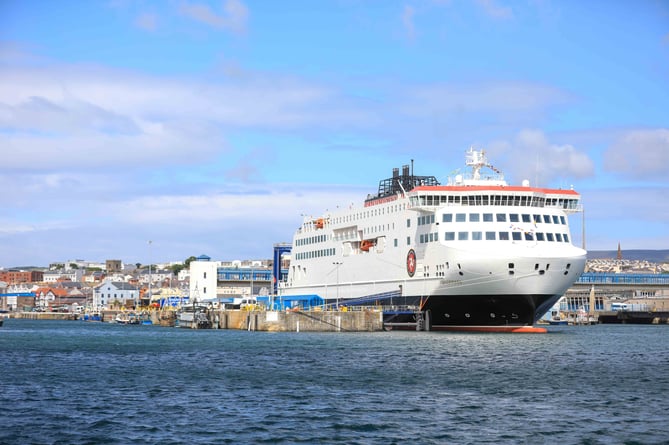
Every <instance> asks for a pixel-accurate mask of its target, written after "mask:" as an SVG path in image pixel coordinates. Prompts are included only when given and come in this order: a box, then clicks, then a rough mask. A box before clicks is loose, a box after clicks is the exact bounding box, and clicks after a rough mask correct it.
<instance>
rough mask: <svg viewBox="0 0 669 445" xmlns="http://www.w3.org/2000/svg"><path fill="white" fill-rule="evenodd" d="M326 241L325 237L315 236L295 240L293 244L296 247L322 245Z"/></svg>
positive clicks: (326, 237)
mask: <svg viewBox="0 0 669 445" xmlns="http://www.w3.org/2000/svg"><path fill="white" fill-rule="evenodd" d="M327 240H328V236H327V235H316V236H310V237H308V238H301V239H297V240H295V244H297V245H298V246H306V245H307V244H314V243H323V242H325V241H327Z"/></svg>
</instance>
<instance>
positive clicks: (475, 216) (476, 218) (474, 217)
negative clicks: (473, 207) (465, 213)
mask: <svg viewBox="0 0 669 445" xmlns="http://www.w3.org/2000/svg"><path fill="white" fill-rule="evenodd" d="M480 220H481V215H480V214H478V213H470V214H469V222H479V221H480Z"/></svg>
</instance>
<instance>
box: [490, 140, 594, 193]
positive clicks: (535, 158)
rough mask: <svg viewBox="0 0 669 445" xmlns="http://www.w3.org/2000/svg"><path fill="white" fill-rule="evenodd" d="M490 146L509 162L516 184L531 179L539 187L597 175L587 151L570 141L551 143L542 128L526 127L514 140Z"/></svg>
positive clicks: (509, 172)
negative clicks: (532, 128)
mask: <svg viewBox="0 0 669 445" xmlns="http://www.w3.org/2000/svg"><path fill="white" fill-rule="evenodd" d="M489 148H490V149H491V153H492V154H495V155H499V156H500V159H503V160H505V161H506V164H508V166H509V167H510V168H509V169H506V168H504V169H503V170H505V172H506V173H507V175H509V174H511V175H512V176H513V178H508V179H512V180H513V182H514V183H520V181H522V180H523V179H528V180H530V183H534V185H536V186H552V185H554V184H553V183H554V182H556V181H565V180H574V179H582V178H588V177H592V176H594V174H595V165H594V162H593V160H592V159H591V158H590V157H589V156H588V154H587V153H586V152H584V151H580V150H578V149H576V148H575V147H574V146H572V145H570V144H555V143H551V142H549V141H548V138H547V137H546V135H545V134H544V133H543V132H542V131H541V130H531V129H525V130H522V131H520V132H519V133H518V134H517V135H516V138H515V139H514V140H513V141H511V142H508V141H497V142H493V143H491V144H490V146H489ZM493 158H494V156H493ZM498 167H501V166H499V165H498ZM558 185H560V186H565V185H566V186H568V185H569V184H558Z"/></svg>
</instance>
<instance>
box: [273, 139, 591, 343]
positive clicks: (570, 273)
mask: <svg viewBox="0 0 669 445" xmlns="http://www.w3.org/2000/svg"><path fill="white" fill-rule="evenodd" d="M466 165H467V167H468V168H469V170H470V171H469V174H467V175H464V174H458V175H456V176H455V177H453V178H450V179H449V181H448V183H447V184H445V185H442V184H441V183H440V182H439V181H438V180H437V179H436V177H435V176H416V175H414V174H413V165H412V166H411V170H409V166H408V165H405V166H403V167H402V171H401V173H400V170H399V169H397V168H396V169H393V175H392V177H390V178H388V179H384V180H382V181H380V183H379V188H378V192H377V193H376V194H374V195H369V196H368V197H367V199H366V200H365V201H364V204H363V206H361V207H351V208H347V209H343V210H339V211H337V212H330V213H327V214H325V215H322V216H320V217H318V218H306V219H305V220H304V221H303V223H302V225H301V226H300V227H299V228H298V230H297V231H296V233H295V235H294V238H293V243H292V252H291V261H290V266H289V270H288V277H287V280H286V281H285V282H282V283H280V286H279V294H280V295H285V296H297V295H318V296H319V297H321V298H323V299H324V300H325V301H326V302H327V303H329V304H332V305H336V306H341V305H345V306H355V305H360V306H362V305H372V304H374V305H382V306H385V307H387V306H391V307H394V308H398V307H405V308H410V309H415V310H417V311H420V312H421V313H424V314H426V315H427V316H426V318H425V320H426V321H427V323H428V325H429V326H428V328H429V329H434V330H450V329H457V328H463V329H465V328H466V329H467V330H471V329H472V328H474V327H481V330H490V328H491V327H494V328H495V330H503V329H504V328H509V330H514V329H515V330H517V329H516V328H517V327H519V326H531V325H533V324H534V323H535V322H537V321H538V320H539V318H540V317H541V316H542V315H543V314H544V313H546V312H547V311H548V310H549V309H550V308H551V307H552V306H553V305H554V304H555V302H556V301H557V300H558V299H559V298H560V297H561V296H562V295H563V294H564V292H565V291H566V290H567V289H568V288H569V287H570V286H571V285H572V284H573V283H574V281H576V279H577V278H578V277H579V276H580V274H581V273H582V272H583V269H584V267H585V260H586V252H585V250H583V249H580V248H578V247H576V246H574V245H573V244H572V243H571V235H570V231H569V221H568V216H569V215H570V214H572V213H575V212H578V211H580V210H581V205H580V195H579V194H578V193H577V192H576V191H574V190H572V189H567V190H565V189H550V188H538V187H531V186H530V185H529V182H527V181H523V184H522V185H521V186H511V185H508V184H507V183H506V181H505V180H504V177H503V174H502V173H501V172H500V171H499V170H498V169H496V168H495V167H493V166H492V165H490V164H489V163H488V160H487V158H486V156H485V152H483V151H479V150H474V149H470V150H469V151H468V152H467V153H466Z"/></svg>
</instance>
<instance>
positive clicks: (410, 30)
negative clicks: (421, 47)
mask: <svg viewBox="0 0 669 445" xmlns="http://www.w3.org/2000/svg"><path fill="white" fill-rule="evenodd" d="M415 14H416V10H415V9H414V8H413V6H410V5H404V9H403V10H402V16H401V18H402V26H404V31H405V32H406V35H407V37H408V38H409V40H414V39H415V38H416V27H415V25H414V15H415Z"/></svg>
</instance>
